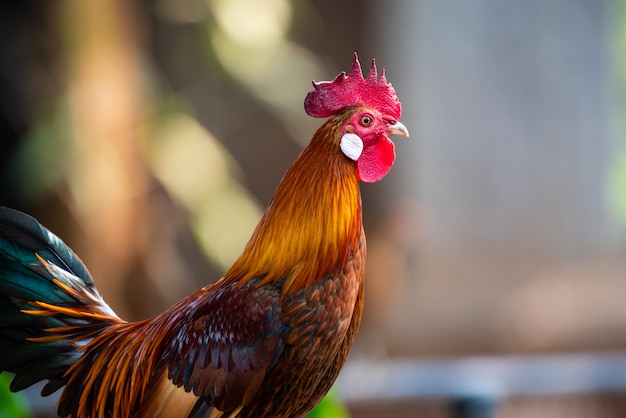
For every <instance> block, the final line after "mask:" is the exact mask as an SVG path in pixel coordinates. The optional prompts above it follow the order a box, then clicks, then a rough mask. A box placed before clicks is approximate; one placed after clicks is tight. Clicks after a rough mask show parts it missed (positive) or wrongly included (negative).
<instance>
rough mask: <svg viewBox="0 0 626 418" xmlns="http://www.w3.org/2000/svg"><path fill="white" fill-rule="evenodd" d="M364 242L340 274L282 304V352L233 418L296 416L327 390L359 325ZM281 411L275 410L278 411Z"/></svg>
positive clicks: (307, 408)
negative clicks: (249, 400)
mask: <svg viewBox="0 0 626 418" xmlns="http://www.w3.org/2000/svg"><path fill="white" fill-rule="evenodd" d="M364 267H365V239H364V236H363V235H362V236H361V240H360V242H359V248H358V250H357V251H356V252H355V253H354V254H353V255H352V256H351V258H350V260H349V261H348V262H347V263H346V264H345V265H344V267H343V269H342V270H341V271H340V272H333V273H329V274H328V275H326V276H325V277H324V278H323V279H321V280H318V281H316V282H315V283H314V284H313V285H311V286H309V287H307V288H305V289H301V290H299V291H297V292H295V293H293V294H291V295H290V296H288V297H287V298H286V299H285V300H284V301H283V302H282V316H283V323H284V324H285V326H286V327H287V328H286V329H287V331H286V333H285V336H284V344H285V347H284V351H283V353H282V356H281V359H280V361H279V362H278V363H277V364H276V366H275V368H274V369H273V370H271V371H270V372H269V373H268V375H267V376H266V379H265V381H264V382H263V386H262V387H261V389H260V390H259V393H258V395H257V397H256V399H255V401H256V402H253V404H254V407H252V405H251V407H250V408H244V410H242V411H241V413H240V414H239V415H237V417H238V418H239V417H245V418H266V417H274V418H276V417H299V416H302V415H304V414H306V413H307V412H309V411H310V410H311V409H312V408H313V407H314V406H315V405H316V404H317V403H319V401H320V400H321V399H322V397H324V395H325V394H326V393H327V392H328V390H329V389H330V387H331V386H332V384H333V382H334V381H335V379H336V378H337V375H338V374H339V371H340V370H341V368H342V366H343V364H344V362H345V360H346V357H347V355H348V352H349V350H350V347H351V346H352V342H353V341H354V336H355V334H356V331H357V329H358V327H359V324H360V321H361V311H362V302H363V277H364ZM278 411H280V412H278Z"/></svg>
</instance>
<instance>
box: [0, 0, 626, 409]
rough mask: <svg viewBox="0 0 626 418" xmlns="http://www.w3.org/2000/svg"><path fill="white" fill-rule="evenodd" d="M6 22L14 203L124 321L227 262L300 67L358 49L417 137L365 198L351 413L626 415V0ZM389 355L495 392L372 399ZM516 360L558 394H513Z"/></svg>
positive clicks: (193, 0) (282, 150)
mask: <svg viewBox="0 0 626 418" xmlns="http://www.w3.org/2000/svg"><path fill="white" fill-rule="evenodd" d="M0 34H1V39H2V45H1V47H0V86H1V87H0V88H1V91H2V96H1V97H0V172H1V173H0V204H2V205H5V206H10V207H13V208H17V209H20V210H22V211H25V212H28V213H30V214H32V215H34V216H35V217H37V218H38V219H39V220H40V221H41V222H42V223H43V224H44V225H46V226H47V227H48V228H50V229H51V230H52V231H54V232H55V233H56V234H57V235H59V236H61V237H62V238H63V239H64V240H65V242H66V243H68V244H69V245H70V246H71V247H72V248H73V249H74V250H75V251H76V252H77V253H78V254H79V255H80V256H81V258H82V259H83V261H85V263H86V264H87V266H89V268H90V270H91V273H92V275H93V276H94V277H95V280H96V283H97V285H98V289H99V290H100V292H101V293H102V294H103V296H104V298H105V299H106V300H107V301H108V302H109V304H110V305H111V307H112V308H113V309H114V310H115V311H116V312H117V313H118V314H119V315H120V316H121V317H123V318H125V319H127V320H137V319H143V318H146V317H149V316H151V315H154V314H155V313H157V312H160V311H161V310H163V309H165V308H166V307H168V306H170V305H171V304H173V303H174V302H176V301H178V300H179V299H180V298H182V297H183V296H185V295H187V294H188V293H190V292H192V291H194V290H196V289H197V288H199V287H201V286H203V285H205V284H207V283H209V282H212V281H214V280H216V279H217V278H219V277H220V275H221V274H222V273H223V272H224V271H225V270H226V269H227V268H228V267H229V266H230V263H231V262H232V261H233V260H234V259H235V258H236V256H237V255H238V254H239V252H240V251H241V249H242V248H243V245H244V244H245V242H246V241H247V239H248V237H249V234H250V233H251V231H252V229H253V228H254V226H255V225H256V222H257V221H258V219H259V217H260V214H261V213H262V210H263V208H264V207H265V205H266V204H267V203H268V202H269V200H270V198H271V196H272V194H273V192H274V190H275V188H276V186H277V185H278V183H279V181H280V179H281V176H282V174H283V173H284V171H285V170H286V169H287V167H288V166H289V165H290V163H291V162H292V161H293V160H294V159H295V157H296V156H297V155H298V153H299V152H300V151H301V150H302V148H303V147H304V146H305V145H306V144H307V142H308V140H309V138H310V137H311V136H312V134H313V132H314V130H315V129H316V128H317V127H318V126H319V125H320V124H321V121H320V120H316V119H312V118H310V117H307V116H306V115H305V113H304V111H303V107H302V102H303V99H304V97H305V95H306V93H307V91H308V90H309V89H310V88H311V84H310V83H311V80H313V79H315V80H328V79H331V78H333V77H334V76H335V75H336V74H337V73H338V72H340V71H342V70H349V68H350V64H351V58H352V53H353V51H357V52H358V53H359V56H360V58H361V61H362V62H363V63H367V62H369V60H370V59H371V57H376V59H377V63H378V64H379V67H381V68H386V71H387V78H388V80H389V81H390V82H392V83H393V85H394V87H395V88H396V90H397V92H398V96H399V97H400V100H401V101H402V104H403V117H402V121H403V123H404V124H405V125H406V126H407V127H408V128H409V130H410V132H411V138H410V139H404V138H401V139H399V140H396V141H395V142H396V150H397V153H398V157H397V160H396V165H395V167H394V169H393V170H392V172H391V173H390V175H389V176H387V177H386V178H385V179H384V180H383V181H381V182H380V183H378V184H374V185H363V187H362V192H363V205H364V217H365V219H364V221H365V228H366V233H367V234H368V271H367V279H366V280H367V286H366V309H365V319H364V323H363V326H362V330H361V332H360V334H359V335H358V338H357V341H356V343H355V348H354V350H353V353H352V354H351V359H350V363H349V365H348V366H349V367H351V368H350V369H349V373H347V374H346V375H345V376H342V378H343V380H341V379H340V381H339V386H340V387H339V388H338V397H339V398H342V394H343V395H344V396H343V399H344V402H345V405H346V407H347V409H348V410H349V411H350V413H351V414H352V416H353V417H355V418H359V417H370V416H386V417H412V416H420V417H440V416H441V417H443V416H454V414H463V413H465V414H468V413H469V414H472V413H474V415H463V416H471V417H486V416H491V415H489V414H491V413H495V414H496V415H497V416H498V417H526V416H529V417H530V416H532V417H553V416H554V417H560V416H567V417H605V416H606V417H609V416H610V417H619V416H626V401H625V400H624V399H623V396H622V394H621V393H622V390H626V380H625V379H626V366H625V365H626V357H624V356H622V355H621V354H620V353H621V352H622V350H624V351H625V352H626V303H625V299H626V257H625V255H626V252H625V250H626V247H625V245H624V244H625V242H626V240H625V238H626V235H625V227H626V118H625V117H624V116H623V112H624V110H625V106H626V1H624V0H613V1H609V0H552V1H549V2H546V1H541V0H529V1H525V2H519V1H515V0H474V1H472V2H467V1H464V0H439V1H427V0H395V1H388V2H377V1H374V0H345V1H342V2H334V1H330V0H262V1H255V0H152V1H147V0H144V1H125V0H109V1H89V2H87V1H83V0H64V1H61V2H38V1H36V0H22V1H20V2H15V1H8V0H7V1H2V2H0ZM564 358H565V359H566V360H565V361H564V362H563V359H564ZM464 359H467V360H468V361H474V360H476V359H478V360H479V361H484V362H486V363H479V365H483V366H484V367H475V368H471V367H470V368H469V369H471V370H472V373H470V374H465V373H464V374H462V375H459V374H454V373H457V372H458V368H457V367H456V366H462V365H464V364H466V363H457V362H459V361H464ZM533 359H535V360H537V359H539V360H541V361H545V363H541V362H540V363H537V362H535V361H534V360H533ZM551 359H553V360H554V361H552V360H551ZM491 360H493V361H494V362H495V363H492V362H491ZM396 361H408V362H409V363H407V367H406V368H403V369H402V370H403V371H404V374H403V373H401V372H399V374H398V375H397V376H396V377H397V379H400V378H401V376H405V377H406V378H407V379H409V381H410V379H411V378H415V376H417V375H419V373H420V371H424V370H425V369H424V368H422V369H420V368H419V367H418V368H417V369H415V373H413V372H411V373H412V374H409V375H408V377H407V371H413V370H414V369H412V368H411V367H412V366H410V365H417V366H420V365H422V366H424V367H426V369H427V370H426V371H428V372H429V373H430V372H433V373H434V374H432V375H428V374H424V376H426V375H427V376H434V377H433V379H435V380H437V379H440V380H441V381H440V382H439V383H441V384H442V385H443V386H445V385H444V383H445V384H447V383H446V382H449V383H450V384H455V383H456V384H459V383H462V385H463V387H464V388H466V387H467V388H469V389H468V391H469V392H468V393H472V394H475V393H478V394H480V396H478V398H480V399H479V400H481V402H482V401H483V400H484V399H483V395H484V394H485V393H488V394H489V396H487V398H488V399H487V400H488V401H489V402H486V403H484V402H483V403H481V402H479V403H478V405H479V406H478V407H476V408H474V407H470V408H469V409H464V408H465V406H463V405H465V404H462V406H461V407H458V405H457V403H455V402H456V401H458V399H456V400H455V401H454V402H449V401H448V400H447V398H446V397H445V396H443V395H445V394H446V393H448V394H449V393H452V392H454V393H456V392H458V391H457V390H456V389H454V390H452V389H446V388H443V389H441V390H434V389H432V387H430V386H428V384H429V382H430V383H432V380H430V379H427V382H426V383H425V385H426V387H427V388H428V387H430V388H431V390H430V392H429V390H428V389H426V390H425V392H424V391H422V392H420V391H419V390H418V389H415V391H411V390H407V393H404V394H395V395H394V393H392V391H389V393H388V394H387V393H386V392H385V390H387V389H389V387H388V386H387V387H386V389H385V388H382V389H380V391H379V392H377V393H378V394H379V395H380V396H379V397H380V399H378V400H376V399H374V398H372V396H369V397H367V396H364V395H359V393H358V391H356V389H358V388H356V389H355V386H354V385H353V384H352V383H353V381H358V380H361V381H362V379H363V378H364V376H367V375H362V374H360V373H365V372H371V373H374V374H372V375H371V376H370V378H371V379H373V380H376V381H377V382H378V383H380V382H381V380H380V374H379V375H377V374H375V373H376V370H378V369H377V368H376V367H375V365H378V366H380V365H381V364H382V365H385V364H396V363H394V362H396ZM526 361H529V363H526ZM559 362H561V363H559ZM471 364H473V365H476V363H471ZM494 364H495V367H496V369H497V370H500V371H499V372H495V374H494V375H493V376H495V377H494V380H493V381H491V380H490V383H489V388H488V389H484V388H485V387H484V385H483V386H481V385H478V386H476V385H475V382H481V380H480V379H481V372H484V371H486V370H492V369H490V367H491V368H493V367H494ZM559 365H561V366H562V368H559V367H561V366H559ZM550 367H555V369H554V372H553V373H550V374H549V375H548V376H544V374H545V373H544V374H542V373H541V371H546V370H552V369H550ZM579 368H580V371H581V373H582V374H581V375H577V376H578V377H580V376H583V377H584V376H591V377H589V381H588V382H587V381H583V380H584V379H583V378H581V379H582V380H581V381H580V382H579V383H580V385H578V386H576V385H574V386H571V385H570V386H568V383H571V380H570V381H569V382H568V381H567V377H568V376H569V375H568V374H567V373H564V371H568V370H569V371H573V370H579ZM597 368H600V369H601V375H600V376H601V379H599V378H598V375H596V374H593V373H592V372H593V371H594V370H596V369H597ZM520 369H523V370H526V371H529V370H537V376H539V377H537V378H536V379H539V380H533V379H535V377H533V376H535V375H533V374H532V373H531V375H530V377H529V379H530V380H529V381H528V382H527V386H529V387H530V388H533V387H535V388H536V387H538V386H541V385H542V380H541V379H542V378H541V376H544V378H545V379H548V380H550V382H551V383H550V384H551V385H553V386H550V387H557V386H558V387H559V388H561V387H562V388H569V389H558V390H557V389H554V390H546V391H545V392H546V393H542V391H541V390H536V391H534V392H533V390H529V389H522V386H523V385H520V386H515V385H509V386H507V385H508V383H506V382H508V380H506V379H507V378H510V377H511V376H512V375H515V373H518V372H519V370H520ZM380 370H381V372H380V373H382V374H384V375H385V376H387V377H389V375H388V373H389V370H395V369H393V367H390V368H384V367H383V368H382V369H380ZM385 370H386V371H385ZM464 370H465V369H464ZM617 370H620V371H625V373H624V374H622V373H616V371H617ZM611 371H613V372H611ZM385 373H387V374H385ZM529 373H530V372H529ZM585 373H587V374H585ZM394 376H395V375H394ZM442 376H443V377H442ZM450 376H455V377H450ZM493 376H492V377H493ZM507 376H508V377H507ZM515 376H517V375H515ZM448 377H449V379H448ZM559 377H561V378H562V379H563V380H564V382H562V384H561V383H559ZM350 379H354V380H350ZM473 379H476V380H473ZM499 379H503V380H502V381H500V380H499ZM598 379H599V380H598ZM603 379H604V380H603ZM620 379H621V380H620ZM600 380H602V382H605V383H604V384H599V383H598V382H599V381H600ZM409 381H407V383H406V384H405V385H401V387H404V388H407V387H410V386H411V383H410V382H409ZM342 382H343V385H344V387H345V389H344V390H343V391H342V388H341V385H342ZM494 382H495V383H494ZM372 385H373V386H370V390H371V388H372V387H377V386H376V385H374V384H373V383H372ZM546 385H548V384H546ZM559 385H561V386H559ZM418 386H419V385H418ZM548 386H549V385H548ZM510 388H517V389H515V390H513V391H512V392H511V393H508V392H507V391H508V389H510ZM422 389H423V388H422ZM596 389H597V390H599V392H596ZM363 390H365V391H367V390H368V389H367V388H365V389H363ZM462 392H463V393H465V392H464V391H462ZM503 392H507V393H505V395H506V396H502V398H503V400H502V401H501V402H500V401H498V402H497V403H498V405H497V407H496V408H495V409H493V408H491V407H490V405H491V401H493V400H494V399H495V398H498V399H499V398H500V394H502V393H503ZM535 392H537V393H535ZM496 393H497V394H498V396H495V395H494V394H496ZM374 395H376V393H374ZM494 396H495V397H494ZM374 397H375V396H374ZM471 398H472V401H473V400H474V396H473V395H472V397H471ZM463 399H465V398H463ZM455 405H456V406H455ZM471 405H474V404H473V403H471ZM481 405H482V406H481ZM485 405H487V406H485ZM459 411H461V412H459ZM463 411H465V412H463ZM468 411H469V412H468ZM481 411H482V412H481ZM481 413H485V414H487V415H480V414H481ZM42 416H43V415H42ZM327 416H329V417H330V415H327ZM459 416H460V415H459Z"/></svg>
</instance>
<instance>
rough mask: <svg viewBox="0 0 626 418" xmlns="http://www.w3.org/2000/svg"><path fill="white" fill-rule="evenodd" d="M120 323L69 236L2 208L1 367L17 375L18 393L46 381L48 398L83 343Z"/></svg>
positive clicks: (14, 386)
mask: <svg viewBox="0 0 626 418" xmlns="http://www.w3.org/2000/svg"><path fill="white" fill-rule="evenodd" d="M119 322H122V321H121V320H120V319H119V318H118V317H117V315H115V313H114V312H113V311H112V310H111V308H109V306H108V305H107V304H106V303H105V302H104V301H103V300H102V298H101V297H100V295H99V294H98V291H97V290H96V287H95V285H94V282H93V280H92V278H91V276H90V275H89V272H88V271H87V269H86V268H85V266H84V264H83V263H82V262H81V261H80V259H79V258H78V257H77V256H76V255H75V254H74V253H73V252H72V250H71V249H70V248H69V247H67V246H66V245H65V244H64V243H63V241H61V240H60V239H59V238H58V237H57V236H55V235H54V234H52V233H51V232H50V231H48V230H47V229H46V228H44V227H43V226H42V225H41V224H39V222H37V221H36V220H35V219H34V218H32V217H30V216H28V215H25V214H23V213H21V212H17V211H15V210H12V209H7V208H2V207H0V372H1V371H9V372H11V373H14V374H15V377H14V379H13V382H12V383H11V390H13V391H18V390H22V389H24V388H27V387H29V386H31V385H32V384H34V383H36V382H38V381H40V380H46V379H47V380H48V381H49V382H48V384H47V385H46V386H45V388H44V389H43V391H42V394H43V395H49V394H51V393H53V392H54V391H56V390H58V389H59V388H61V387H62V386H64V385H65V384H66V382H67V379H66V378H65V377H64V373H65V371H66V370H67V368H68V367H69V366H70V365H72V364H73V363H74V362H75V361H76V359H78V358H79V357H80V356H81V355H82V352H81V350H80V346H82V345H84V344H85V343H87V342H88V341H89V340H90V339H91V338H93V336H94V335H96V334H98V333H99V332H100V331H101V330H102V329H104V328H106V327H108V326H110V325H111V324H112V323H119Z"/></svg>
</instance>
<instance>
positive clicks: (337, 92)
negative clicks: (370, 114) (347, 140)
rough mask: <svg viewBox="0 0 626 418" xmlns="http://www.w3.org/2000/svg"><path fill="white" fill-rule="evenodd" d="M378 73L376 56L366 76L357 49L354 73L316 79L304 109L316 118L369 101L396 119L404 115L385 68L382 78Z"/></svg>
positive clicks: (368, 104) (369, 103) (383, 112)
mask: <svg viewBox="0 0 626 418" xmlns="http://www.w3.org/2000/svg"><path fill="white" fill-rule="evenodd" d="M377 73H378V71H377V70H376V62H375V61H374V60H373V59H372V65H371V66H370V72H369V74H368V75H367V78H363V73H362V71H361V64H360V63H359V57H358V56H357V54H356V52H355V53H354V60H353V61H352V70H351V71H350V74H348V75H346V73H345V71H344V72H342V73H340V74H339V75H338V76H337V77H335V79H334V80H333V81H320V82H319V83H316V82H315V81H314V82H313V87H314V90H311V91H310V92H309V93H308V94H307V96H306V99H304V110H305V111H306V113H307V114H309V115H310V116H313V117H314V118H326V117H329V116H332V115H334V114H336V113H337V112H339V111H340V110H341V109H345V108H346V107H350V106H356V105H366V106H369V107H372V108H374V109H376V110H378V111H379V112H381V113H382V114H384V115H386V116H389V117H391V118H393V119H394V120H398V119H400V114H401V113H402V106H401V105H400V101H399V100H398V97H397V96H396V91H395V90H394V89H393V87H392V86H391V84H389V83H387V80H386V79H385V70H382V71H381V74H380V79H379V78H378V74H377Z"/></svg>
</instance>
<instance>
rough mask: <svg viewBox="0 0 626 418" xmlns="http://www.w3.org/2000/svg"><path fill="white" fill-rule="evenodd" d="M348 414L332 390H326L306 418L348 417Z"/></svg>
mask: <svg viewBox="0 0 626 418" xmlns="http://www.w3.org/2000/svg"><path fill="white" fill-rule="evenodd" d="M349 417H350V414H348V411H347V410H346V408H345V407H344V406H343V404H342V403H341V401H340V400H339V397H338V396H337V393H336V392H335V391H334V390H331V391H330V392H328V394H327V395H326V397H325V398H324V399H322V402H320V404H319V405H317V407H315V409H314V410H313V411H311V413H310V414H309V415H307V418H349Z"/></svg>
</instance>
